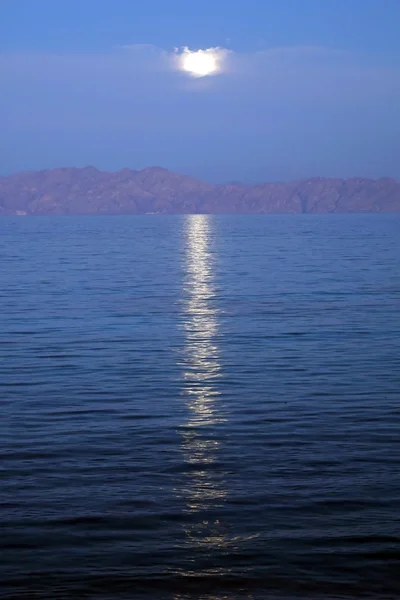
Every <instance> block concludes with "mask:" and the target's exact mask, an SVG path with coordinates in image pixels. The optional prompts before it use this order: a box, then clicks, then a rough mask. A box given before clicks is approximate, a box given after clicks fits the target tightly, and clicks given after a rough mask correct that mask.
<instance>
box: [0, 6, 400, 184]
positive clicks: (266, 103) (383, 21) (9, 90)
mask: <svg viewBox="0 0 400 600" xmlns="http://www.w3.org/2000/svg"><path fill="white" fill-rule="evenodd" d="M399 23H400V2H399V0H346V1H344V0H279V2H278V1H277V0H246V1H244V0H236V1H235V0H229V1H228V0H213V1H211V0H195V1H189V0H185V1H182V0H170V1H168V0H146V1H145V2H139V1H137V0H112V1H111V0H79V1H78V0H57V1H55V0H34V1H33V0H0V130H1V131H2V135H1V137H0V172H1V173H2V174H7V173H11V172H14V171H19V170H25V169H38V168H51V167H55V166H85V165H87V164H93V165H95V166H97V167H98V168H103V169H109V170H114V169H120V168H123V167H126V166H127V167H131V168H143V167H145V166H147V165H153V164H161V165H162V166H166V167H168V168H171V169H174V170H178V171H181V172H184V173H188V174H192V175H196V176H200V177H204V178H206V179H209V180H211V181H229V180H244V181H257V180H276V179H293V178H298V177H307V176H312V175H321V176H342V177H347V176H352V175H357V176H358V175H360V176H371V177H379V176H393V177H397V178H398V177H400V36H399V35H398V26H399ZM183 46H188V47H189V48H191V49H199V48H202V49H206V48H210V47H216V46H218V47H221V48H225V49H228V50H229V51H230V54H229V57H228V59H227V61H226V64H225V63H224V68H223V69H222V72H221V73H220V74H218V75H216V76H213V77H208V78H204V79H201V80H192V79H190V78H188V77H187V74H184V73H182V72H179V71H177V70H176V69H173V68H171V65H172V64H173V59H174V53H173V49H174V48H182V47H183Z"/></svg>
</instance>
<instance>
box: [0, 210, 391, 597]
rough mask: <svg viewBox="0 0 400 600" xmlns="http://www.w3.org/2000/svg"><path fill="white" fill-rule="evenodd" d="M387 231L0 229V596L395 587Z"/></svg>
mask: <svg viewBox="0 0 400 600" xmlns="http://www.w3.org/2000/svg"><path fill="white" fill-rule="evenodd" d="M399 231H400V217H399V216H393V215H348V216H340V215H335V216H329V215H327V216H311V215H296V216H251V217H247V216H240V217H235V216H229V217H228V216H203V215H195V216H171V217H166V216H165V217H164V216H144V217H79V218H75V217H71V218H68V217H65V218H39V217H38V218H3V219H2V220H0V282H1V286H0V444H1V446H0V448H1V450H0V459H1V462H0V597H1V598H15V599H17V598H18V599H20V598H23V599H28V598H29V599H32V598H35V599H37V598H40V599H41V598H49V599H50V598H52V599H58V598H76V599H78V598H79V599H81V598H93V599H99V600H100V599H101V600H119V599H122V598H123V599H128V598H142V597H143V598H171V599H172V598H174V599H180V600H185V599H187V598H202V599H206V598H209V599H211V598H212V599H215V600H217V599H218V600H221V599H223V598H228V599H229V598H235V599H236V598H238V599H240V598H243V599H244V598H254V599H258V598H260V599H261V598H358V597H373V598H384V597H385V598H397V597H398V596H399V595H400V402H399V401H400V234H399Z"/></svg>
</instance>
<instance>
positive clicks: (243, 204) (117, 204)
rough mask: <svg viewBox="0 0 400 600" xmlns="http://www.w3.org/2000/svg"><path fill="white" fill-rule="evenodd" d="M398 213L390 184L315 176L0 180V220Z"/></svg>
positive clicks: (91, 175)
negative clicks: (217, 181) (217, 180)
mask: <svg viewBox="0 0 400 600" xmlns="http://www.w3.org/2000/svg"><path fill="white" fill-rule="evenodd" d="M355 212H400V182H399V181H396V180H394V179H389V178H382V179H363V178H352V179H335V178H323V177H315V178H311V179H305V180H300V181H293V182H282V183H263V184H257V185H244V184H228V185H213V184H209V183H206V182H205V181H202V180H200V179H195V178H193V177H188V176H185V175H180V174H178V173H173V172H171V171H168V170H167V169H163V168H161V167H148V168H146V169H143V170H141V171H135V170H132V169H122V170H121V171H118V172H114V173H112V172H106V171H99V170H98V169H96V168H95V167H85V168H82V169H78V168H60V169H53V170H46V171H26V172H22V173H16V174H14V175H9V176H7V177H0V215H73V214H146V213H157V214H187V213H210V214H216V213H355Z"/></svg>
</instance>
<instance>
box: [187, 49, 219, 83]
mask: <svg viewBox="0 0 400 600" xmlns="http://www.w3.org/2000/svg"><path fill="white" fill-rule="evenodd" d="M182 68H183V70H184V71H186V72H187V73H190V74H191V75H193V76H194V77H206V76H207V75H212V74H213V73H216V72H217V71H218V61H217V58H216V56H214V54H213V52H209V51H208V50H197V52H191V51H190V50H189V51H186V52H185V53H184V54H183V56H182Z"/></svg>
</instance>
